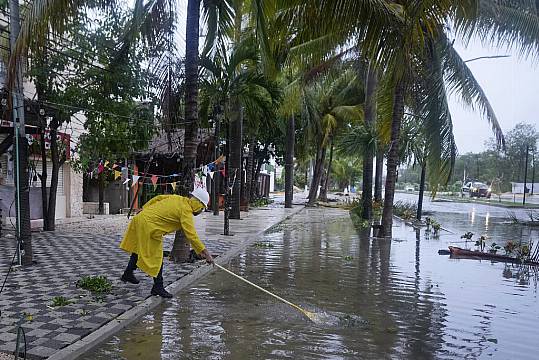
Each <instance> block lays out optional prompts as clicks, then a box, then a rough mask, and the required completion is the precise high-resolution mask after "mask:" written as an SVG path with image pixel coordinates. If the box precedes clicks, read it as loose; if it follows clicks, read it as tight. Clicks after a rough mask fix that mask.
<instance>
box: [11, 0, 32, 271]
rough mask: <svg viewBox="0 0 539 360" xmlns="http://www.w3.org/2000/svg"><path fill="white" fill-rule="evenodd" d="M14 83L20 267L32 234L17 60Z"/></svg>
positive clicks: (14, 24) (14, 32) (16, 24)
mask: <svg viewBox="0 0 539 360" xmlns="http://www.w3.org/2000/svg"><path fill="white" fill-rule="evenodd" d="M9 26H10V29H9V30H10V31H9V45H10V48H11V49H15V44H16V42H17V38H18V37H19V31H20V16H19V0H10V1H9ZM16 61H17V63H16V66H15V84H14V86H13V89H12V91H11V98H12V104H11V109H12V114H13V132H14V134H13V135H14V140H15V209H16V219H17V223H16V229H15V232H16V234H17V261H18V263H19V265H31V264H32V261H33V254H32V233H31V227H30V188H29V181H28V180H29V179H28V171H27V170H28V141H27V140H26V131H25V122H24V95H23V91H22V90H23V89H22V86H21V84H22V71H21V66H20V65H21V64H20V59H17V60H16Z"/></svg>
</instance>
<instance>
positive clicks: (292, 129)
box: [284, 115, 296, 208]
mask: <svg viewBox="0 0 539 360" xmlns="http://www.w3.org/2000/svg"><path fill="white" fill-rule="evenodd" d="M287 125H288V126H287V127H286V155H285V164H284V171H285V172H284V207H285V208H291V207H292V202H293V201H294V143H295V140H296V126H295V125H296V124H295V119H294V115H292V116H291V117H290V119H288V124H287Z"/></svg>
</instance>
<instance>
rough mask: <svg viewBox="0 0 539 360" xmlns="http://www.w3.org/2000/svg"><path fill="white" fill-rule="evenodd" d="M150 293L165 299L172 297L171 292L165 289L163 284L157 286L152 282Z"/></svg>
mask: <svg viewBox="0 0 539 360" xmlns="http://www.w3.org/2000/svg"><path fill="white" fill-rule="evenodd" d="M152 295H153V296H161V297H162V298H165V299H170V298H171V297H172V294H171V293H169V292H168V291H166V290H165V288H164V287H163V285H161V286H159V285H157V284H154V286H153V287H152Z"/></svg>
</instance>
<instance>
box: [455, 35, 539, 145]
mask: <svg viewBox="0 0 539 360" xmlns="http://www.w3.org/2000/svg"><path fill="white" fill-rule="evenodd" d="M455 47H456V48H457V50H458V51H459V53H460V55H461V56H462V58H463V59H464V60H468V59H471V58H475V57H479V56H491V55H504V54H509V55H511V57H509V58H501V59H484V60H478V61H473V62H470V63H468V66H469V67H470V69H471V70H472V71H473V73H474V75H475V78H476V79H477V81H478V82H479V84H480V85H481V86H482V87H483V90H484V91H485V93H486V94H487V97H488V98H489V100H490V103H491V104H492V107H493V108H494V111H495V113H496V116H497V117H498V122H499V123H500V126H501V127H502V129H503V132H504V134H505V133H507V131H509V130H511V129H512V128H513V127H514V126H515V125H516V124H517V123H519V122H526V123H530V124H535V126H536V127H537V128H538V130H539V111H538V109H539V106H538V105H539V61H535V62H534V61H532V60H522V59H520V58H519V56H518V52H516V51H504V50H497V49H489V48H485V47H483V46H482V45H481V43H479V42H471V43H470V44H469V46H468V48H464V46H463V45H459V44H458V42H457V43H456V44H455ZM450 109H451V114H452V117H453V126H454V133H455V140H456V142H457V146H458V150H459V153H460V154H465V153H467V152H480V151H482V150H483V149H484V143H485V141H486V140H487V139H488V138H489V137H491V136H492V130H491V128H490V125H489V124H488V122H487V121H486V120H485V119H483V118H482V117H481V116H480V115H479V113H477V112H474V111H471V110H468V109H467V108H466V107H465V106H463V105H461V103H460V102H459V101H457V100H456V99H450Z"/></svg>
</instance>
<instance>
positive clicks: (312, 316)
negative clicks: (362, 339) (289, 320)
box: [214, 263, 316, 322]
mask: <svg viewBox="0 0 539 360" xmlns="http://www.w3.org/2000/svg"><path fill="white" fill-rule="evenodd" d="M214 264H215V263H214ZM215 266H217V267H218V268H219V269H221V270H223V271H225V272H227V273H228V274H230V275H232V276H234V277H235V278H237V279H240V280H241V281H243V282H246V283H247V284H249V285H251V286H254V287H255V288H257V289H258V290H260V291H263V292H265V293H266V294H268V295H271V296H273V297H274V298H276V299H277V300H280V301H282V302H284V303H285V304H287V305H290V306H292V307H293V308H294V309H296V310H298V311H299V312H301V313H302V314H303V315H305V317H306V318H307V319H309V320H311V321H313V322H314V321H315V319H316V314H315V313H312V312H310V311H307V310H304V309H302V308H300V307H299V306H297V305H296V304H292V303H291V302H290V301H288V300H285V299H283V298H282V297H280V296H277V295H275V294H273V293H271V292H269V291H268V290H266V289H264V288H262V287H260V286H258V285H256V284H253V283H252V282H250V281H249V280H247V279H245V278H243V277H241V276H239V275H238V274H236V273H234V272H232V271H230V270H228V269H227V268H224V267H222V266H221V265H219V264H215Z"/></svg>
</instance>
